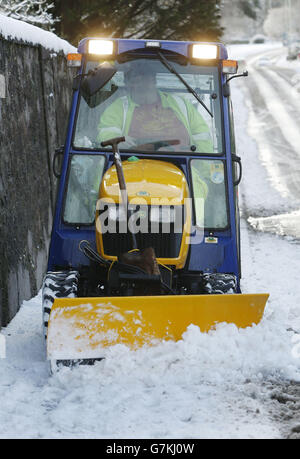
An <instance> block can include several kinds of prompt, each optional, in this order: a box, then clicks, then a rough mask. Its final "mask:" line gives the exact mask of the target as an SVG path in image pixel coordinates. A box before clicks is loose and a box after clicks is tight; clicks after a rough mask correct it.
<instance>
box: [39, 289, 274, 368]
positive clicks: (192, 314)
mask: <svg viewBox="0 0 300 459" xmlns="http://www.w3.org/2000/svg"><path fill="white" fill-rule="evenodd" d="M268 296H269V295H268V294H253V295H252V294H231V295H226V294H225V295H185V296H183V295H166V296H135V297H110V298H108V297H106V298H105V297H104V298H99V297H97V298H95V297H94V298H59V299H55V301H54V304H53V306H52V309H51V314H50V318H49V328H48V337H47V357H48V359H50V360H67V359H97V358H101V357H105V348H107V347H108V346H113V345H115V344H120V343H121V344H125V345H127V346H129V347H130V348H131V349H137V348H139V347H141V346H143V345H151V344H155V343H157V342H158V341H161V340H174V341H178V340H180V339H181V337H182V334H183V333H184V332H185V331H186V329H187V327H188V326H189V325H190V324H194V325H197V326H199V328H200V330H201V331H202V332H207V331H209V330H210V329H212V328H214V326H215V325H216V324H217V323H221V322H227V323H234V324H235V325H236V326H237V327H242V328H245V327H248V326H252V325H253V324H258V323H259V322H260V320H261V318H262V316H263V313H264V308H265V304H266V302H267V299H268Z"/></svg>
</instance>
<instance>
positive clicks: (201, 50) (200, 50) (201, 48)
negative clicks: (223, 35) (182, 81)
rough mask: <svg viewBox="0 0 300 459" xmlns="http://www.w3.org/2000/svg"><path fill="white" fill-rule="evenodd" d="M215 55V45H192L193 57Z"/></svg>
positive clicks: (211, 56)
mask: <svg viewBox="0 0 300 459" xmlns="http://www.w3.org/2000/svg"><path fill="white" fill-rule="evenodd" d="M217 55H218V47H217V46H216V45H193V49H192V57H193V58H194V59H217Z"/></svg>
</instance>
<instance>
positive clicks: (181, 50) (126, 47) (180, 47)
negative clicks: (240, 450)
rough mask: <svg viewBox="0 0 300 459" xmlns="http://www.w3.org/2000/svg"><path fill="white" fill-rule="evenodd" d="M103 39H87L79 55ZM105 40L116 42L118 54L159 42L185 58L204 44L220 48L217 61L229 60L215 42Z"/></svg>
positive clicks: (79, 50)
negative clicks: (198, 45)
mask: <svg viewBox="0 0 300 459" xmlns="http://www.w3.org/2000/svg"><path fill="white" fill-rule="evenodd" d="M100 39H101V37H87V38H84V39H83V40H81V41H80V42H79V45H78V53H80V54H87V49H88V42H89V41H90V40H100ZM103 39H104V40H111V41H113V42H114V46H115V52H116V54H121V53H125V52H129V51H134V50H137V51H139V50H142V49H145V48H146V43H149V42H158V43H160V49H163V50H166V51H171V52H175V53H178V54H181V55H183V56H186V57H188V56H189V53H190V48H191V45H194V44H203V45H215V46H217V48H218V57H217V59H220V60H221V59H228V53H227V49H226V48H225V46H224V45H223V44H222V43H215V42H199V41H197V42H195V41H170V40H152V39H149V40H132V39H124V38H103Z"/></svg>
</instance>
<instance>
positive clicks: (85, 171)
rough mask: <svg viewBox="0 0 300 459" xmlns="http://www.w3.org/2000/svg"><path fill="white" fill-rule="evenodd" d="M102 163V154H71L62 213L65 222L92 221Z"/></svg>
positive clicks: (103, 159)
mask: <svg viewBox="0 0 300 459" xmlns="http://www.w3.org/2000/svg"><path fill="white" fill-rule="evenodd" d="M104 164H105V158H104V156H102V155H87V154H82V155H72V158H71V160H70V165H69V179H68V183H67V193H66V201H65V206H64V213H63V219H64V222H65V223H73V224H75V223H77V224H92V223H93V222H94V220H95V212H96V203H97V199H98V195H99V186H100V182H101V179H102V175H103V170H104Z"/></svg>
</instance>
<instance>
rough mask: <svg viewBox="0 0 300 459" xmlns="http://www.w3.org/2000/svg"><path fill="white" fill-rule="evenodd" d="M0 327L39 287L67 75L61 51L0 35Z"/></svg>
mask: <svg viewBox="0 0 300 459" xmlns="http://www.w3.org/2000/svg"><path fill="white" fill-rule="evenodd" d="M0 84H1V90H0V126H1V129H0V327H1V325H2V326H5V325H6V324H7V323H8V322H9V321H10V320H11V319H12V317H13V316H14V315H15V314H16V312H17V311H18V309H19V307H20V305H21V303H22V301H23V300H27V299H29V298H31V297H32V296H33V295H35V294H36V293H37V292H38V290H39V289H40V287H41V282H42V278H43V275H44V272H45V269H46V263H47V256H48V246H49V238H50V233H51V226H52V216H53V209H54V204H55V194H56V186H57V183H56V179H55V178H54V176H53V174H52V158H53V154H54V150H55V148H57V147H58V146H60V145H63V143H64V138H65V133H66V128H67V121H68V113H69V108H70V102H71V96H72V89H71V84H72V74H71V71H70V70H69V69H68V68H67V65H66V57H65V56H64V55H63V54H60V53H59V54H57V53H54V52H53V53H51V52H50V51H49V50H46V49H45V48H42V47H41V46H40V45H37V46H34V45H29V44H26V43H22V42H21V43H20V42H16V41H10V40H6V39H2V38H1V37H0Z"/></svg>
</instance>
